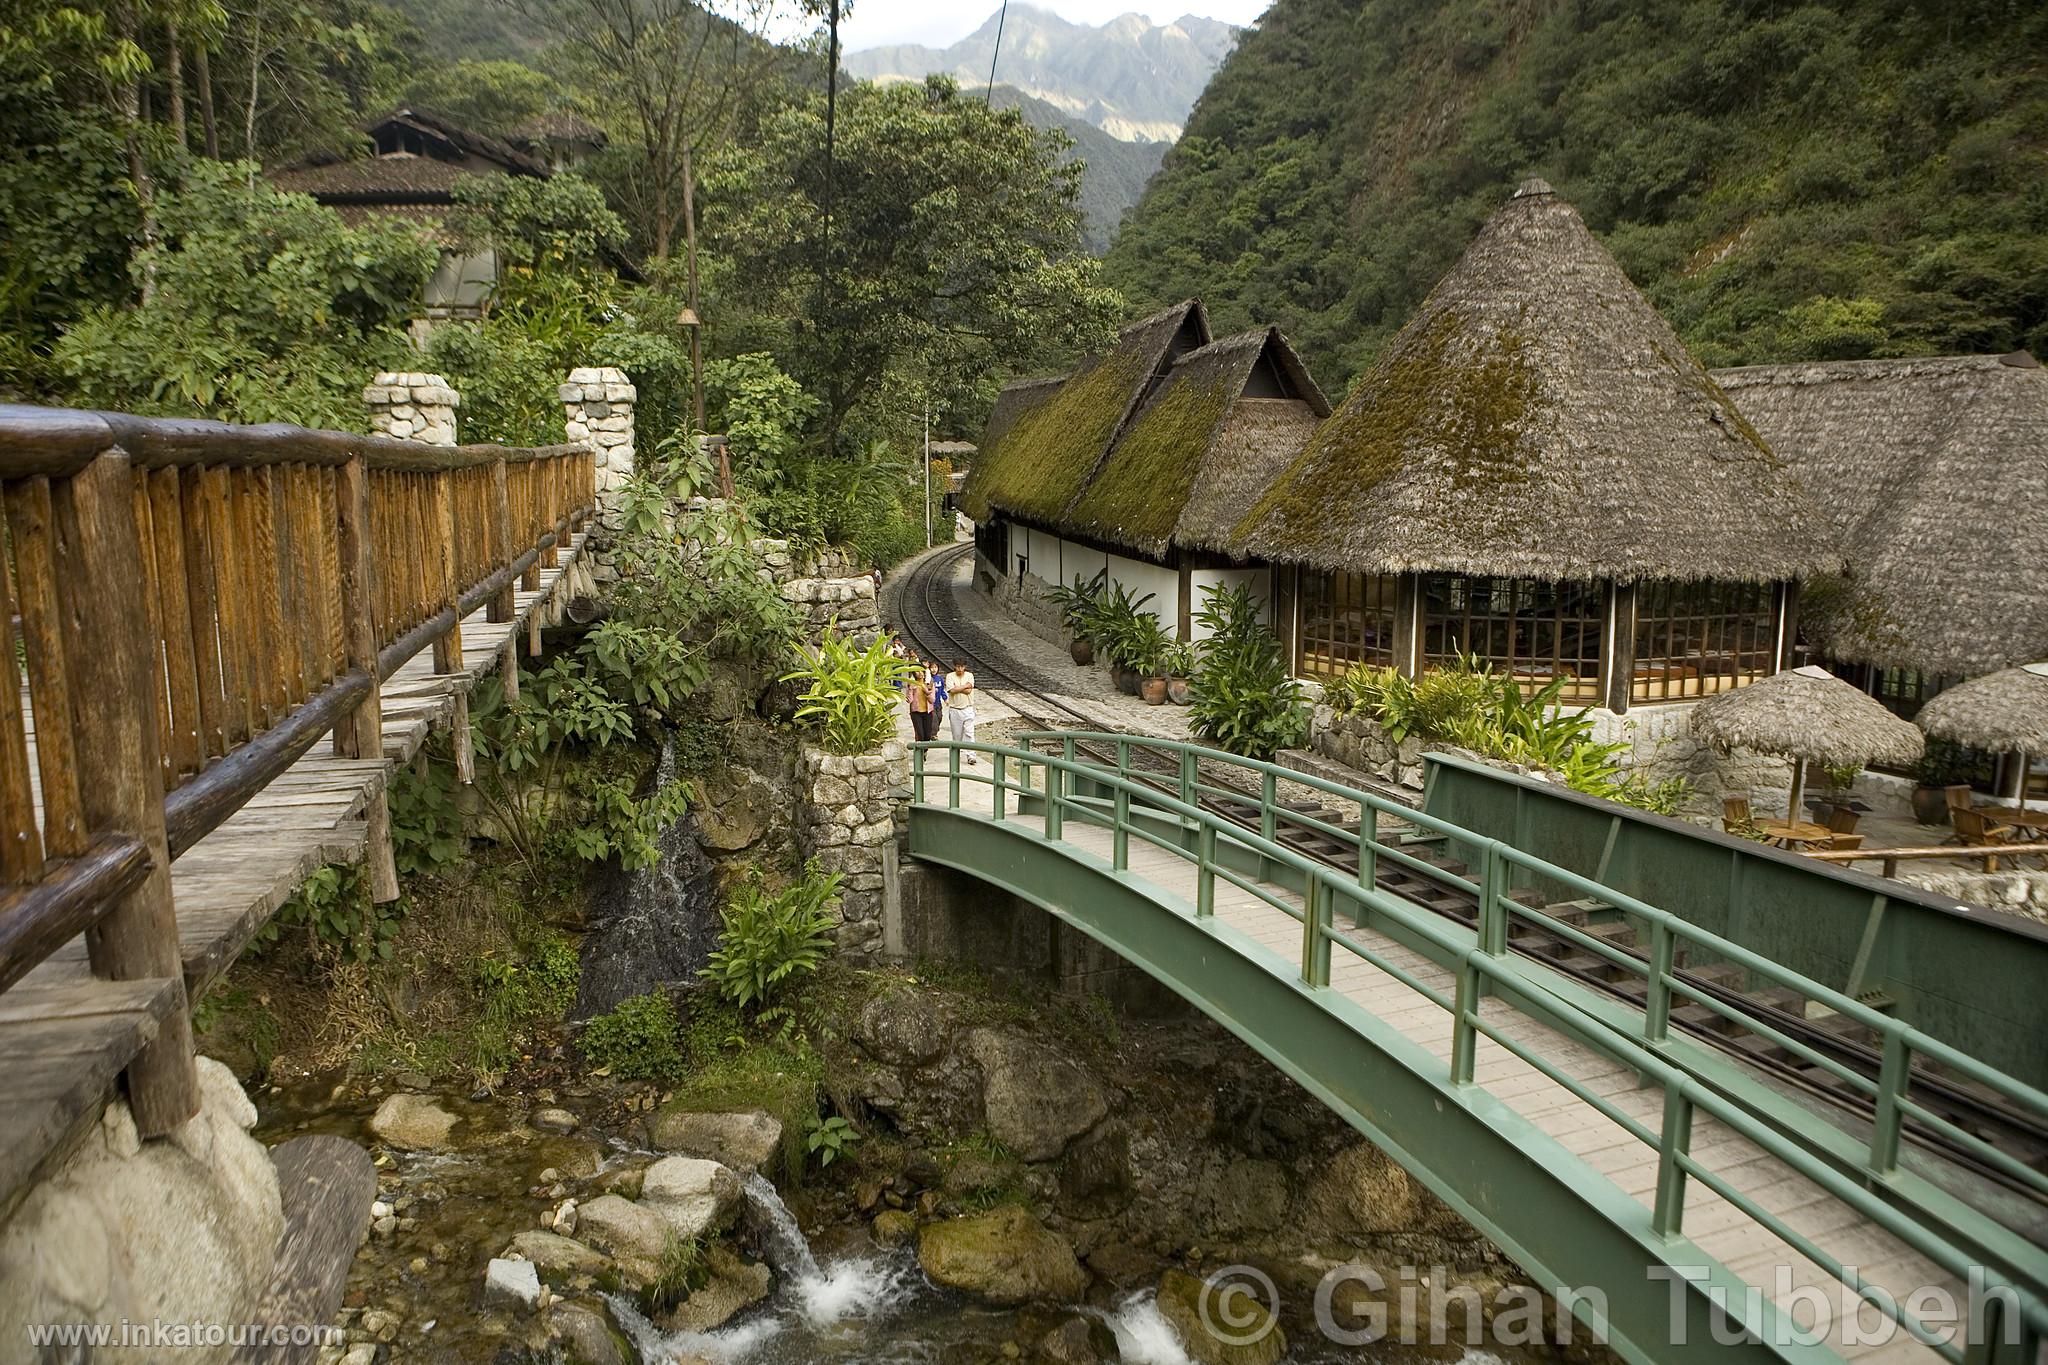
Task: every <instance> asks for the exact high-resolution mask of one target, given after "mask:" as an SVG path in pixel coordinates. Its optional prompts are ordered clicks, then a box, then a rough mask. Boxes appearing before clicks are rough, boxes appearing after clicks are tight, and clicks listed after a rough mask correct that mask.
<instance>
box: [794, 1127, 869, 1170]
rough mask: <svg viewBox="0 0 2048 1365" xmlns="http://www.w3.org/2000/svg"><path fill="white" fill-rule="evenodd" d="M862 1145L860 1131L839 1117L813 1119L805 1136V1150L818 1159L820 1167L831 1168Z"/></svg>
mask: <svg viewBox="0 0 2048 1365" xmlns="http://www.w3.org/2000/svg"><path fill="white" fill-rule="evenodd" d="M859 1145H860V1130H859V1129H857V1128H855V1127H854V1126H853V1124H852V1123H850V1122H848V1121H847V1120H846V1119H843V1118H841V1117H840V1116H839V1115H837V1114H834V1115H833V1116H832V1117H831V1118H822V1117H818V1118H813V1119H812V1121H811V1124H810V1128H809V1130H808V1131H807V1132H806V1133H805V1134H804V1149H805V1150H806V1151H808V1152H809V1153H810V1154H811V1155H812V1156H814V1157H816V1158H818V1165H819V1166H821V1167H822V1166H830V1165H831V1164H832V1163H833V1162H835V1161H837V1160H838V1159H839V1158H840V1157H842V1156H846V1155H848V1154H849V1153H851V1152H852V1151H853V1149H854V1148H855V1147H857V1146H859Z"/></svg>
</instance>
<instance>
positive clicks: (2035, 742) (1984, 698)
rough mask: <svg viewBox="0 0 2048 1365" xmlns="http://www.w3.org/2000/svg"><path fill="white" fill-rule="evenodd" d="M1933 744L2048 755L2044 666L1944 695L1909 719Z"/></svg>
mask: <svg viewBox="0 0 2048 1365" xmlns="http://www.w3.org/2000/svg"><path fill="white" fill-rule="evenodd" d="M1913 723H1914V724H1915V725H1918V726H1919V727H1920V728H1921V729H1922V730H1925V731H1926V732H1927V733H1928V734H1930V735H1933V736H1934V737H1935V738H1936V739H1950V740H1954V741H1955V742H1956V743H1958V744H1967V745H1969V746H1970V747H1971V748H1973V749H1988V750H1990V751H1992V752H1993V753H1998V752H2002V751H2004V750H2007V749H2024V750H2025V751H2026V752H2028V753H2030V754H2040V753H2048V663H2033V664H2023V665H2021V666H2020V667H2018V668H2003V669H2000V670H1999V671H1998V672H1996V673H1987V674H1985V675H1984V676H1983V677H1981V678H1972V679H1970V681H1968V682H1966V683H1957V684H1956V685H1955V686H1954V687H1950V688H1946V689H1944V690H1943V691H1942V692H1941V693H1940V694H1938V695H1937V696H1936V697H1935V698H1934V699H1933V700H1932V701H1930V702H1928V703H1927V705H1925V706H1923V707H1921V708H1920V714H1919V715H1917V716H1915V717H1914V718H1913Z"/></svg>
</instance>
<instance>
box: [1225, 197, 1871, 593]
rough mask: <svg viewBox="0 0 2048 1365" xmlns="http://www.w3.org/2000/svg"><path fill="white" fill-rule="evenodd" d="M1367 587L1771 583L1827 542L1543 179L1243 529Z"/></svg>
mask: <svg viewBox="0 0 2048 1365" xmlns="http://www.w3.org/2000/svg"><path fill="white" fill-rule="evenodd" d="M1230 547H1231V549H1232V550H1233V551H1235V552H1236V553H1238V554H1241V555H1245V556H1256V557H1259V558H1268V559H1274V560H1279V561H1284V562H1291V563H1297V564H1302V565H1308V566H1313V567H1315V568H1319V569H1324V570H1330V571H1339V570H1342V571H1352V572H1363V573H1407V572H1422V571H1436V572H1454V573H1463V574H1475V575H1477V574H1484V575H1514V576H1521V577H1528V578H1533V579H1548V580H1592V579H1637V578H1659V579H1682V580H1720V581H1735V582H1752V583H1756V582H1770V581H1779V580H1787V579H1795V578H1798V577H1801V576H1802V575H1805V574H1808V573H1812V572H1815V571H1817V570H1822V569H1830V568H1833V567H1834V566H1835V564H1836V563H1837V560H1836V557H1835V555H1834V554H1833V553H1832V551H1831V549H1830V548H1829V545H1828V532H1827V522H1826V521H1825V519H1824V518H1822V517H1821V516H1820V515H1819V513H1818V512H1817V511H1816V509H1815V508H1814V506H1813V503H1812V502H1811V500H1810V499H1809V498H1808V497H1807V495H1806V492H1805V490H1804V489H1803V488H1801V487H1800V485H1799V484H1798V482H1797V481H1796V480H1794V479H1793V478H1792V477H1791V476H1790V475H1789V474H1788V473H1787V471H1786V469H1785V466H1784V465H1783V463H1782V462H1781V461H1780V460H1779V459H1778V458H1777V457H1776V456H1775V455H1773V454H1772V452H1771V450H1770V448H1769V447H1768V446H1767V445H1766V444H1765V442H1764V441H1763V440H1762V439H1761V438H1760V437H1759V436H1758V434H1757V432H1756V430H1755V429H1754V428H1753V427H1751V426H1750V424H1749V422H1748V421H1746V420H1745V419H1744V418H1743V415H1742V414H1741V413H1740V412H1738V411H1737V410H1736V408H1735V405H1734V404H1732V403H1731V402H1730V401H1729V400H1728V398H1727V397H1726V396H1725V395H1724V394H1723V393H1722V392H1721V390H1720V389H1719V387H1717V386H1716V385H1715V383H1714V381H1713V379H1712V378H1711V377H1709V376H1708V374H1707V372H1706V370H1705V369H1703V368H1702V367H1701V366H1700V364H1699V362H1698V361H1697V360H1695V359H1694V358H1693V356H1692V355H1691V354H1690V353H1689V352H1688V351H1687V350H1686V348H1685V345H1684V343H1682V342H1681V341H1680V340H1679V339H1678V336H1677V334H1676V333H1675V332H1673V331H1672V329H1671V326H1670V324H1669V323H1667V322H1665V320H1664V319H1663V318H1662V317H1661V316H1659V315H1658V313H1657V311H1656V309H1654V308H1653V307H1651V305H1650V303H1649V301H1648V300H1647V299H1645V298H1644V297H1643V295H1642V293H1641V292H1640V291H1639V290H1637V288H1636V287H1635V285H1634V284H1633V283H1632V282H1631V281H1630V280H1629V278H1628V276H1627V275H1626V274H1625V273H1624V272H1623V271H1622V269H1621V267H1620V266H1619V265H1618V264H1617V263H1616V262H1615V260H1614V258H1613V257H1612V256H1611V255H1610V254H1609V253H1608V251H1607V249H1606V248H1605V247H1604V246H1602V245H1601V244H1600V243H1599V241H1598V240H1596V239H1595V238H1594V236H1593V234H1592V233H1591V232H1590V231H1588V230H1587V228H1586V225H1585V223H1584V222H1582V221H1581V220H1580V218H1579V215H1578V214H1577V213H1576V212H1575V211H1573V209H1572V208H1571V206H1570V205H1568V204H1566V203H1565V202H1564V201H1563V200H1562V199H1560V198H1559V197H1558V196H1557V195H1556V193H1555V192H1553V191H1552V190H1551V188H1550V186H1549V185H1547V184H1545V183H1544V182H1543V181H1541V180H1530V181H1527V182H1526V183H1524V184H1523V185H1522V187H1521V188H1520V189H1519V190H1517V191H1516V192H1515V195H1514V197H1513V198H1512V199H1511V200H1510V201H1509V202H1508V203H1507V204H1506V205H1505V206H1504V207H1502V208H1501V210H1500V211H1499V212H1498V213H1496V214H1495V215H1494V216H1493V218H1492V219H1491V220H1490V221H1489V222H1488V223H1487V224H1486V226H1485V227H1484V228H1482V229H1481V230H1480V233H1479V235H1478V237H1477V238H1476V239H1475V240H1474V241H1473V243H1472V245H1471V246H1470V247H1469V248H1468V249H1467V250H1466V252H1465V254H1464V256H1463V257H1462V258H1461V259H1460V260H1459V262H1458V263H1457V265H1456V266H1455V267H1453V269H1452V270H1451V272H1450V273H1449V274H1448V275H1446V276H1445V277H1444V278H1443V279H1442V280H1441V281H1440V282H1439V283H1438V284H1437V287H1436V288H1435V289H1434V290H1433V291H1432V292H1431V293H1430V295H1429V297H1428V299H1427V300H1426V301H1425V302H1424V303H1423V305H1422V308H1421V310H1420V311H1419V312H1418V313H1417V314H1416V315H1415V317H1414V318H1413V319H1412V320H1411V321H1410V322H1409V323H1408V325H1407V326H1406V327H1405V328H1403V329H1402V331H1401V333H1400V334H1399V335H1398V336H1397V337H1396V338H1395V339H1394V341H1393V342H1392V343H1391V344H1390V345H1389V346H1388V347H1387V349H1386V351H1385V352H1384V353H1383V354H1382V355H1381V356H1380V358H1379V360H1378V361H1377V362H1376V363H1375V364H1374V365H1373V367H1372V369H1371V370H1370V371H1369V372H1368V373H1367V374H1366V375H1365V377H1364V378H1363V379H1362V380H1360V381H1359V383H1358V385H1357V387H1356V388H1355V389H1353V390H1352V392H1351V395H1350V396H1349V397H1348V398H1346V399H1345V401H1344V402H1343V404H1342V405H1341V406H1340V407H1339V408H1338V410H1337V412H1336V414H1335V415H1334V416H1332V417H1331V418H1330V419H1329V421H1327V422H1325V423H1324V424H1323V425H1322V427H1321V429H1319V430H1318V431H1317V432H1316V434H1315V437H1314V439H1312V440H1311V441H1310V443H1309V445H1308V448H1307V449H1306V450H1305V451H1304V452H1303V454H1302V456H1301V458H1300V459H1299V460H1297V461H1296V462H1295V464H1294V465H1293V467H1292V468H1290V469H1289V470H1288V471H1287V472H1286V473H1285V474H1284V475H1282V476H1281V477H1280V478H1279V479H1278V480H1276V481H1275V482H1274V484H1273V486H1272V487H1271V488H1270V489H1269V490H1268V491H1267V492H1266V494H1265V495H1264V496H1263V497H1261V498H1260V499H1259V500H1258V502H1257V503H1256V504H1254V505H1253V506H1252V507H1251V509H1250V510H1249V512H1248V513H1247V514H1246V515H1245V516H1244V517H1243V518H1242V519H1241V520H1240V521H1239V523H1238V524H1237V526H1236V527H1235V528H1234V531H1233V534H1232V536H1231V540H1230Z"/></svg>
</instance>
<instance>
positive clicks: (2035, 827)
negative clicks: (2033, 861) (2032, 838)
mask: <svg viewBox="0 0 2048 1365" xmlns="http://www.w3.org/2000/svg"><path fill="white" fill-rule="evenodd" d="M1984 815H1985V818H1987V819H1988V820H1990V821H1991V823H1993V824H1994V825H2017V826H2019V828H2021V829H2024V830H2028V831H2030V832H2032V833H2035V834H2048V810H2007V809H2005V808H2004V807H2003V806H1988V807H1986V808H1985V810H1984Z"/></svg>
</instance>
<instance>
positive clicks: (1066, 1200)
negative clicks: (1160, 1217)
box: [1059, 1124, 1135, 1218]
mask: <svg viewBox="0 0 2048 1365" xmlns="http://www.w3.org/2000/svg"><path fill="white" fill-rule="evenodd" d="M1134 1193H1135V1190H1134V1188H1133V1183H1132V1179H1131V1140H1130V1136H1129V1135H1128V1134H1127V1133H1125V1132H1124V1130H1123V1128H1122V1127H1121V1126H1120V1125H1117V1124H1105V1125H1104V1126H1103V1127H1102V1128H1101V1129H1099V1130H1097V1131H1096V1132H1093V1133H1090V1134H1089V1135H1088V1136H1087V1137H1085V1138H1082V1139H1081V1140H1080V1141H1079V1142H1077V1143H1075V1144H1074V1145H1073V1147H1072V1148H1071V1149H1069V1150H1068V1152H1067V1158H1066V1160H1065V1161H1063V1162H1061V1163H1060V1194H1059V1206H1060V1212H1061V1213H1064V1214H1066V1215H1067V1216H1068V1217H1069V1218H1108V1217H1111V1216H1113V1215H1115V1214H1117V1213H1120V1212H1122V1211H1123V1209H1124V1208H1125V1207H1126V1206H1128V1205H1129V1204H1130V1202H1131V1198H1132V1196H1133V1194H1134Z"/></svg>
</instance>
